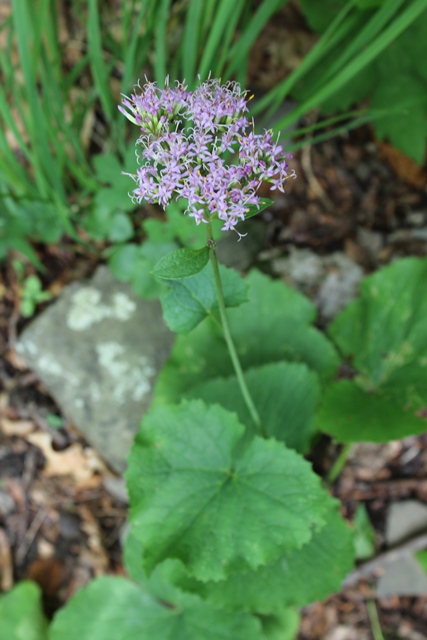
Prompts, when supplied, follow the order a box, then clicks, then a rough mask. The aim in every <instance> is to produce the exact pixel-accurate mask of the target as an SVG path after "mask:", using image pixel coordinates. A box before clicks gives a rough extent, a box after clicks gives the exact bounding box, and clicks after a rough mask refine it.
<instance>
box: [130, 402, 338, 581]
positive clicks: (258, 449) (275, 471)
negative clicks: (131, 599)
mask: <svg viewBox="0 0 427 640" xmlns="http://www.w3.org/2000/svg"><path fill="white" fill-rule="evenodd" d="M243 433H244V427H243V426H242V425H241V424H240V423H239V422H238V420H237V417H236V416H235V414H232V413H229V412H228V411H225V410H224V409H222V408H221V407H219V406H212V407H207V406H206V405H205V404H204V403H203V402H201V401H192V402H183V403H182V404H181V405H179V406H163V407H157V408H156V409H153V410H152V411H151V412H150V413H149V414H148V415H147V416H146V418H145V419H144V422H143V425H142V428H141V431H140V433H139V434H138V436H137V438H136V441H135V445H134V447H133V449H132V453H131V456H130V460H129V470H128V472H127V479H128V488H129V492H130V500H131V505H132V509H131V522H132V524H133V525H134V526H135V533H136V535H138V536H139V539H140V541H141V543H142V545H143V548H144V565H145V567H146V569H147V570H148V571H151V570H152V569H153V567H154V566H155V565H156V564H158V563H159V562H161V561H162V560H164V559H166V558H177V559H179V560H181V561H182V562H183V563H184V565H185V566H186V567H187V568H188V570H189V571H190V573H191V574H192V575H194V576H195V577H197V578H198V579H201V580H209V579H213V580H219V579H221V578H224V577H226V576H227V575H228V574H229V573H230V572H233V571H239V570H241V571H243V570H249V569H251V568H252V569H254V568H256V567H258V566H260V565H262V564H266V563H268V562H271V561H273V560H275V559H276V558H278V557H280V556H281V555H282V554H283V553H285V552H286V551H289V550H291V549H294V548H298V547H300V546H301V545H303V544H304V543H305V542H308V540H309V539H310V537H311V528H312V527H313V526H314V527H318V526H319V525H321V524H323V513H324V511H325V509H326V501H327V498H328V496H327V494H326V493H325V492H324V491H323V489H322V488H321V486H320V481H319V478H318V477H317V476H316V475H315V474H314V473H313V472H312V470H311V469H310V465H309V464H308V463H307V462H306V461H305V460H304V459H303V458H301V457H300V456H299V455H298V454H297V453H296V452H294V451H292V450H289V449H286V448H285V446H284V445H283V444H282V443H279V442H276V441H275V440H262V439H261V438H257V437H256V438H254V439H253V440H252V441H251V442H250V443H249V445H248V446H247V447H246V448H242V447H241V446H240V445H241V440H242V436H243ZM159 523H161V526H159ZM236 532H238V535H237V534H236Z"/></svg>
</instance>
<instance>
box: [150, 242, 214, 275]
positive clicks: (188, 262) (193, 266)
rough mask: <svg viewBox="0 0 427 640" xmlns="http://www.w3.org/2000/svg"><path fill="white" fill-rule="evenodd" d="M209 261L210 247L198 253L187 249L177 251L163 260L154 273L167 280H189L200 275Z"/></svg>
mask: <svg viewBox="0 0 427 640" xmlns="http://www.w3.org/2000/svg"><path fill="white" fill-rule="evenodd" d="M208 260H209V249H208V247H203V249H199V250H198V251H194V250H193V249H187V248H184V249H176V250H175V251H171V253H168V254H166V255H165V256H164V257H163V258H161V259H160V260H159V262H158V263H157V264H156V266H155V267H154V269H153V271H152V273H153V275H154V276H156V277H157V278H166V279H167V280H172V279H175V278H188V277H189V276H194V275H195V274H196V273H199V271H201V270H202V269H203V268H204V267H205V266H206V265H207V263H208Z"/></svg>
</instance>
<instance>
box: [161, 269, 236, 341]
mask: <svg viewBox="0 0 427 640" xmlns="http://www.w3.org/2000/svg"><path fill="white" fill-rule="evenodd" d="M220 274H221V281H222V287H223V293H224V301H225V305H226V306H227V307H235V306H237V305H239V304H241V303H242V302H245V301H246V299H247V293H246V292H247V286H246V284H245V282H244V280H242V278H241V276H240V275H239V274H238V273H237V271H234V270H233V269H227V268H226V267H223V266H220ZM168 285H169V289H168V291H166V292H165V293H163V295H162V296H161V297H160V301H161V303H162V307H163V317H164V319H165V322H166V324H167V325H168V327H169V329H171V331H176V332H178V333H186V332H188V331H191V329H194V327H196V326H197V325H198V324H199V323H200V322H201V321H202V320H204V318H206V317H207V316H210V315H212V312H213V310H214V309H217V308H218V302H217V295H216V288H215V280H214V275H213V270H212V267H211V265H209V264H208V265H206V267H205V268H204V269H203V270H202V271H200V272H199V273H197V274H196V275H195V276H190V277H188V278H182V279H180V280H171V281H170V282H169V283H168Z"/></svg>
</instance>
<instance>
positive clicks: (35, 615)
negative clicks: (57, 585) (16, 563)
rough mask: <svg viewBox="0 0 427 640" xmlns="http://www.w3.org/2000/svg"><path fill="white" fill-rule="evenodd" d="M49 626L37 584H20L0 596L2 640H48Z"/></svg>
mask: <svg viewBox="0 0 427 640" xmlns="http://www.w3.org/2000/svg"><path fill="white" fill-rule="evenodd" d="M47 626H48V625H47V621H46V618H45V617H44V614H43V611H42V608H41V591H40V587H39V586H38V585H37V584H35V582H28V581H24V582H20V583H19V584H18V585H16V587H14V588H13V589H12V590H11V591H9V592H8V593H5V594H3V595H2V596H0V638H2V640H3V638H4V640H47Z"/></svg>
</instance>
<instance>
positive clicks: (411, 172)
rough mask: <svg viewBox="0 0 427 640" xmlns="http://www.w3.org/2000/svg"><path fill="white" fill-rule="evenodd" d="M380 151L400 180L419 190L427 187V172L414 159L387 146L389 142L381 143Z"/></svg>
mask: <svg viewBox="0 0 427 640" xmlns="http://www.w3.org/2000/svg"><path fill="white" fill-rule="evenodd" d="M380 149H381V155H382V156H383V158H384V159H385V160H386V162H388V164H389V165H390V167H391V168H392V169H393V171H395V172H396V173H397V175H398V176H399V178H402V180H405V181H406V182H408V183H409V184H410V185H412V186H413V187H416V188H417V189H422V188H423V187H425V186H426V185H427V174H426V172H425V171H424V170H423V169H422V168H421V167H419V166H418V165H417V163H416V162H414V160H412V158H408V156H405V154H404V153H402V152H401V151H399V150H398V149H396V148H395V147H392V146H391V145H390V144H387V142H380Z"/></svg>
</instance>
